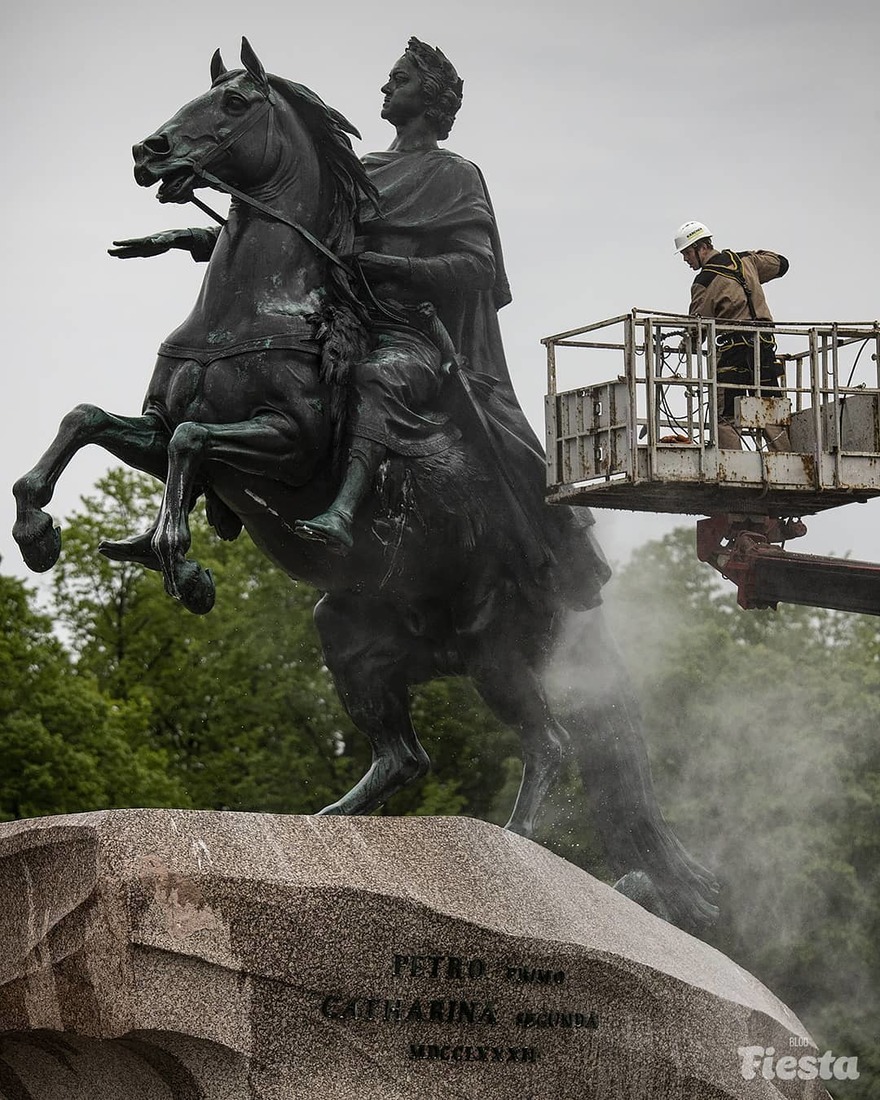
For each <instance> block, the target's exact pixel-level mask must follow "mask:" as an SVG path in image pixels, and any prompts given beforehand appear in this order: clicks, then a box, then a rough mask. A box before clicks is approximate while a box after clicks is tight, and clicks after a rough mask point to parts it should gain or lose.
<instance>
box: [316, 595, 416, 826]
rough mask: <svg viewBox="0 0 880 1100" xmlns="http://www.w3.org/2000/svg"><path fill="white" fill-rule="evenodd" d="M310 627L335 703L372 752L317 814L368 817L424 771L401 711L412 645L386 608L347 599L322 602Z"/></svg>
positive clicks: (407, 713) (412, 732)
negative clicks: (357, 776) (358, 775)
mask: <svg viewBox="0 0 880 1100" xmlns="http://www.w3.org/2000/svg"><path fill="white" fill-rule="evenodd" d="M315 623H316V624H317V627H318V632H319V633H320V635H321V642H322V645H323V647H324V659H325V661H326V662H327V667H328V668H329V669H330V671H331V673H332V674H333V679H334V681H335V683H336V688H337V690H338V692H339V697H340V699H341V700H342V703H343V705H344V707H345V709H346V710H347V711H348V714H349V715H350V717H351V720H352V721H353V722H354V724H355V725H356V726H357V727H358V729H359V730H360V731H361V732H362V733H364V734H366V736H367V737H368V738H369V741H370V745H371V747H372V750H373V760H372V763H371V764H370V767H369V769H368V771H367V773H366V774H365V775H364V777H363V778H362V779H361V780H360V781H359V782H358V783H356V784H355V786H354V787H352V789H351V790H350V791H349V792H348V793H347V794H345V795H343V797H342V798H340V799H339V800H338V801H337V802H334V803H333V804H332V805H330V806H326V807H325V808H324V809H323V810H321V813H322V814H368V813H370V812H371V811H372V810H375V809H376V808H377V807H378V806H381V805H383V804H384V803H385V802H387V801H388V799H389V798H390V797H391V796H392V795H393V794H395V793H396V792H397V791H399V790H400V789H401V788H402V787H404V786H406V784H407V783H411V782H412V781H413V780H414V779H418V778H420V777H421V776H423V775H425V773H426V772H427V771H428V768H429V767H430V760H429V759H428V754H427V753H426V752H425V750H424V749H423V748H422V746H421V744H420V743H419V739H418V737H417V736H416V732H415V730H414V729H413V726H412V720H411V718H410V710H409V684H408V677H407V674H406V668H407V665H408V664H409V662H410V660H411V659H412V657H413V648H414V645H415V644H417V643H416V641H415V640H414V639H413V638H412V637H411V636H410V635H409V634H408V633H407V632H406V631H405V630H404V629H403V628H402V627H400V626H398V625H396V624H395V623H394V618H393V611H391V610H390V609H389V608H388V607H387V606H386V605H384V604H381V603H380V602H379V601H368V600H364V599H362V598H358V597H355V596H345V595H335V594H331V595H327V596H324V597H323V598H322V599H321V600H320V601H319V603H318V605H317V606H316V608H315Z"/></svg>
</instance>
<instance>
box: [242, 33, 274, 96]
mask: <svg viewBox="0 0 880 1100" xmlns="http://www.w3.org/2000/svg"><path fill="white" fill-rule="evenodd" d="M241 63H242V65H244V67H245V68H246V69H247V71H248V73H249V75H250V76H251V77H252V78H253V79H254V80H255V81H256V83H257V84H258V85H259V86H260V87H261V88H263V89H264V91H267V92H268V91H269V80H268V78H267V76H266V70H265V69H264V68H263V63H262V61H260V59H259V58H258V57H257V55H256V54H255V53H254V51H253V47H252V46H251V44H250V42H248V40H247V39H246V38H242V40H241Z"/></svg>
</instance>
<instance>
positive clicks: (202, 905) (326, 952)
mask: <svg viewBox="0 0 880 1100" xmlns="http://www.w3.org/2000/svg"><path fill="white" fill-rule="evenodd" d="M746 1046H756V1047H763V1048H767V1047H773V1048H774V1049H775V1051H777V1052H781V1053H785V1054H787V1053H788V1052H789V1051H791V1052H793V1053H794V1054H795V1055H797V1056H802V1055H804V1054H811V1053H815V1048H814V1047H813V1045H812V1042H811V1040H810V1038H809V1036H808V1035H807V1033H806V1032H805V1030H804V1028H803V1026H802V1025H801V1024H800V1023H799V1021H798V1020H797V1019H796V1018H795V1016H794V1015H793V1014H792V1013H791V1012H790V1011H789V1010H788V1009H787V1008H786V1007H785V1006H784V1005H783V1004H782V1003H781V1002H780V1001H779V1000H777V999H776V998H775V997H774V996H773V995H772V994H771V993H770V992H769V991H768V990H767V989H766V988H765V987H764V986H762V985H761V984H760V983H759V982H758V981H757V980H756V979H755V978H753V977H751V975H749V974H748V973H746V972H745V971H744V970H742V969H741V968H740V967H738V966H737V965H735V964H734V963H733V962H731V961H730V960H729V959H727V958H725V957H724V956H723V955H721V954H720V953H719V952H717V951H715V950H713V949H712V948H710V947H707V946H706V945H705V944H703V943H701V942H700V941H699V940H696V939H694V938H692V937H691V936H688V935H686V934H685V933H683V932H680V931H679V930H678V929H676V928H673V927H671V926H670V925H668V924H665V923H664V922H662V921H660V920H658V919H656V918H655V917H652V916H651V915H650V914H648V913H647V912H645V911H644V910H642V909H641V908H639V907H638V906H637V905H635V904H633V903H632V902H630V901H628V900H627V899H626V898H624V897H622V896H621V895H620V894H617V893H615V892H614V891H613V890H611V889H610V888H609V887H607V886H605V885H603V884H602V883H600V882H597V881H596V880H595V879H593V878H592V877H591V876H590V875H588V874H586V873H585V872H583V871H581V870H579V869H578V868H576V867H574V866H572V865H571V864H570V863H567V862H566V861H565V860H562V859H560V858H558V857H556V856H554V855H552V854H551V853H549V852H547V851H546V850H545V849H543V848H541V847H539V846H538V845H537V844H534V843H532V842H530V841H527V840H524V839H522V838H521V837H519V836H515V835H513V834H510V833H506V832H504V831H503V830H501V829H498V828H496V827H495V826H492V825H487V824H485V823H483V822H479V821H473V820H469V819H465V818H339V817H327V818H314V817H285V816H273V815H268V814H243V813H214V812H196V811H169V810H117V811H106V812H100V813H90V814H81V815H73V816H68V817H56V818H44V819H38V820H32V821H20V822H12V823H7V824H4V825H0V1098H2V1100H441V1098H442V1100H569V1098H571V1100H592V1098H597V1100H606V1098H607V1100H628V1098H632V1100H666V1098H668V1100H722V1098H724V1100H750V1098H755V1100H758V1098H761V1100H770V1098H773V1100H777V1098H779V1097H786V1098H790V1100H794V1098H798V1100H815V1098H819V1097H825V1096H826V1095H827V1094H826V1093H825V1091H824V1089H823V1087H822V1086H821V1082H819V1081H815V1080H814V1081H804V1080H800V1079H796V1080H794V1081H782V1080H778V1079H776V1080H773V1081H767V1080H764V1079H763V1078H762V1077H761V1076H760V1073H759V1074H758V1075H757V1076H756V1078H754V1079H752V1080H746V1079H744V1078H743V1076H742V1073H741V1064H742V1059H741V1056H740V1055H739V1054H738V1048H740V1047H746Z"/></svg>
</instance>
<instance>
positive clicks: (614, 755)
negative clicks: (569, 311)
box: [14, 39, 717, 930]
mask: <svg viewBox="0 0 880 1100" xmlns="http://www.w3.org/2000/svg"><path fill="white" fill-rule="evenodd" d="M242 63H243V65H244V68H243V69H240V70H235V71H231V72H230V71H227V70H226V69H225V68H224V66H223V63H222V61H221V60H220V57H219V53H217V54H215V55H214V59H213V60H212V65H211V76H212V84H211V87H210V89H209V90H208V91H207V92H206V93H204V94H203V95H201V96H200V97H198V98H197V99H195V100H193V101H192V102H191V103H189V104H187V105H186V106H185V107H183V108H182V109H181V110H180V111H178V113H177V114H176V115H175V116H174V117H173V118H172V119H171V120H170V121H169V122H167V123H165V125H164V126H162V127H160V129H158V130H157V131H156V132H155V133H154V134H152V135H151V136H150V137H148V138H146V139H145V140H144V141H143V142H141V143H140V144H138V145H136V146H135V149H134V156H135V179H136V180H137V182H138V183H139V184H140V185H142V186H151V185H153V184H155V183H157V182H158V183H159V184H160V186H159V191H158V197H159V199H160V201H163V202H187V201H190V200H192V201H196V202H198V201H199V200H197V199H195V197H194V191H195V190H196V189H197V188H202V187H206V186H208V187H213V188H216V189H218V190H221V191H225V192H226V193H228V194H230V195H231V196H232V201H231V205H230V210H229V216H228V219H227V220H226V222H225V224H224V225H223V226H222V228H220V229H219V230H217V231H210V230H174V231H170V232H168V233H161V234H156V235H155V236H153V237H149V238H141V239H138V240H132V241H122V242H117V248H115V249H114V250H113V253H114V254H115V255H117V256H121V257H127V256H136V255H155V254H157V253H159V252H163V251H166V250H167V249H168V248H171V247H177V248H186V249H188V250H189V251H190V252H192V253H193V255H194V257H195V258H196V259H200V260H207V261H208V266H207V271H206V274H205V278H204V282H203V285H202V289H201V292H200V294H199V297H198V300H197V302H196V304H195V306H194V308H193V310H192V312H191V313H190V315H189V317H188V318H187V319H186V320H185V321H184V322H183V324H182V325H181V326H180V327H179V328H178V329H176V330H175V332H173V333H172V334H171V335H170V336H169V337H168V338H167V339H166V340H165V341H164V343H162V345H161V346H160V348H159V353H158V358H157V361H156V366H155V369H154V372H153V377H152V380H151V382H150V385H149V388H148V390H147V396H146V399H145V402H144V409H143V413H142V415H141V416H139V417H125V416H119V415H116V414H112V413H108V412H105V411H104V410H103V409H100V408H97V407H96V406H93V405H79V406H77V407H76V408H75V409H73V410H72V411H71V412H70V413H68V415H67V416H66V417H65V418H64V420H63V421H62V423H61V426H60V430H59V433H58V436H57V437H56V439H55V441H54V442H53V444H52V445H51V447H50V448H49V450H48V451H47V452H46V454H45V455H44V456H43V457H42V459H40V461H39V462H38V463H37V465H36V466H35V467H34V468H33V469H32V470H31V471H30V472H29V473H27V474H25V475H24V476H23V477H22V478H21V479H20V480H19V481H18V482H17V483H16V485H15V489H14V492H15V496H16V499H17V502H18V518H17V522H16V524H15V530H14V534H15V538H16V540H17V541H18V543H19V546H20V547H21V550H22V553H23V556H24V558H25V561H26V562H27V564H28V565H29V566H30V567H31V568H33V569H36V570H45V569H49V568H50V567H51V566H52V565H53V564H54V562H55V561H56V560H57V557H58V554H59V550H60V536H59V533H58V531H57V529H55V528H53V526H52V521H51V518H50V516H49V515H48V514H47V513H45V512H44V511H43V510H42V509H43V508H44V507H45V506H46V505H47V504H48V502H49V501H50V500H51V497H52V493H53V489H54V486H55V483H56V481H57V479H58V477H59V476H60V475H61V473H62V471H63V470H64V468H65V467H66V465H67V463H68V462H69V461H70V459H71V457H72V456H73V455H74V454H75V453H76V451H77V450H79V448H81V447H83V446H85V445H86V444H88V443H97V444H98V445H100V446H102V447H104V448H105V449H106V450H108V451H110V452H111V453H112V454H114V455H115V456H116V457H117V458H119V459H121V460H122V461H123V462H125V463H126V464H128V465H129V466H133V467H135V468H137V469H139V470H144V471H146V472H148V473H150V474H152V475H154V476H155V477H157V478H159V479H161V480H162V481H163V482H164V483H165V492H164V497H163V501H162V505H161V509H160V512H159V516H158V519H157V521H156V524H155V525H154V526H153V527H152V528H151V529H150V530H149V531H148V532H146V533H142V534H136V535H134V536H132V537H131V538H129V539H127V540H124V541H122V542H117V543H104V544H102V547H101V549H102V551H103V552H104V553H106V554H107V555H108V556H109V557H112V558H117V559H125V560H134V561H138V562H141V563H142V564H143V565H145V566H146V567H148V568H153V569H158V570H160V571H161V573H162V575H163V578H164V583H165V588H166V590H167V592H168V593H169V594H170V595H172V596H174V597H175V598H176V599H178V600H180V601H181V602H182V603H183V604H184V605H185V606H186V607H188V608H189V609H190V610H191V611H193V612H196V613H203V612H206V611H208V610H210V608H211V606H212V605H213V602H214V596H215V593H214V582H213V578H212V577H211V575H210V572H209V571H208V570H205V569H203V568H202V567H201V566H200V565H199V563H198V562H197V561H195V560H192V559H191V558H189V557H188V556H187V554H188V551H189V549H190V532H189V521H188V517H189V513H190V511H191V510H192V508H193V507H194V505H195V503H196V502H197V500H198V499H199V498H200V497H202V496H204V498H205V502H206V509H207V515H208V519H209V521H210V522H211V523H212V524H213V526H214V527H215V529H216V530H217V532H218V534H219V535H220V537H222V538H235V537H236V536H237V535H238V533H239V532H240V530H241V528H242V527H245V528H246V529H247V531H248V533H249V534H250V536H251V538H252V539H253V540H254V542H255V543H256V544H257V546H259V547H260V549H261V550H262V551H263V552H264V553H265V554H266V555H267V556H268V557H269V558H270V559H271V560H272V561H273V562H275V564H276V565H278V566H279V568H281V569H283V570H284V571H285V572H286V573H288V574H289V575H290V576H291V577H294V578H298V579H302V580H304V581H307V582H308V583H309V584H312V585H314V586H315V587H316V588H318V589H319V590H321V591H322V592H323V593H324V595H323V597H322V598H321V600H320V601H319V603H318V605H317V607H316V612H315V619H316V624H317V628H318V631H319V633H320V637H321V641H322V645H323V650H324V657H325V660H326V663H327V666H328V668H329V669H330V670H331V672H332V674H333V677H334V680H335V683H336V686H337V689H338V691H339V694H340V697H341V699H342V701H343V703H344V705H345V707H346V709H347V711H348V713H349V714H350V716H351V718H352V721H353V722H354V723H355V725H356V726H357V727H358V728H359V729H360V730H361V731H362V732H363V733H364V734H365V735H366V736H367V737H368V738H369V740H370V744H371V746H372V750H373V759H372V764H371V766H370V768H369V770H368V771H367V773H366V774H365V775H364V776H363V778H362V779H361V780H360V781H359V782H358V783H357V784H356V785H355V786H354V787H353V788H352V790H350V791H348V792H347V793H346V794H344V795H343V796H342V797H341V798H340V799H339V800H338V801H337V802H335V803H333V804H332V805H330V806H327V807H326V808H325V809H324V810H323V811H321V812H322V813H325V814H367V813H370V812H371V811H372V810H374V809H376V808H377V807H378V806H380V805H382V804H383V803H385V802H386V801H387V800H388V799H389V798H390V797H391V796H392V795H393V794H394V793H395V792H396V791H398V790H400V789H401V787H403V786H404V785H405V784H407V783H410V782H412V781H413V780H416V779H418V778H419V777H420V776H423V775H424V774H425V773H426V771H427V770H428V766H429V760H428V757H427V755H426V753H425V751H424V749H423V748H422V745H421V744H420V742H419V740H418V737H417V735H416V732H415V730H414V729H413V726H412V723H411V719H410V708H409V689H410V687H411V686H412V685H414V684H418V683H421V682H424V681H426V680H430V679H432V678H435V677H438V676H450V675H467V676H470V677H471V678H472V680H473V682H474V684H475V685H476V687H477V689H478V690H479V692H480V694H481V695H482V697H483V699H484V700H485V701H486V703H487V704H488V706H489V707H490V708H491V709H492V710H493V711H494V713H495V714H496V715H497V716H498V718H499V719H500V720H501V721H503V722H505V723H507V724H508V725H510V726H511V727H513V728H514V729H516V730H517V731H518V732H519V734H520V737H521V740H522V754H523V775H522V784H521V786H520V790H519V794H518V795H517V798H516V803H515V805H514V807H513V811H512V814H511V817H510V820H509V822H508V828H511V829H513V830H516V831H517V832H520V833H522V834H524V835H526V836H531V835H532V834H533V832H534V827H535V820H536V816H537V814H538V811H539V809H540V807H541V804H542V802H543V800H544V798H545V796H546V795H547V793H548V792H549V791H550V789H551V788H552V787H553V785H554V783H555V782H556V780H557V778H558V776H559V773H560V769H561V767H562V766H563V764H564V762H565V761H566V760H567V759H568V758H569V757H573V758H574V760H575V761H576V763H577V766H578V768H579V771H580V775H581V777H582V781H583V785H584V788H585V792H586V794H587V796H588V800H589V804H590V806H591V808H592V810H593V812H594V815H595V819H596V823H597V827H598V831H599V834H600V837H601V840H602V843H603V845H604V849H605V855H606V859H607V862H608V864H609V866H610V867H611V868H612V869H613V870H614V871H615V872H616V873H617V874H618V875H620V876H622V877H621V880H620V882H619V883H618V888H620V889H621V890H623V891H624V892H625V893H628V894H629V895H630V896H634V897H636V898H637V900H639V901H640V902H642V904H645V905H646V906H647V907H648V908H651V909H653V910H654V911H656V912H658V913H660V914H661V915H662V916H664V917H666V918H667V919H669V920H671V921H673V922H674V923H676V924H678V925H680V926H682V927H685V928H688V929H692V930H698V929H700V928H702V927H705V926H706V925H708V924H710V923H711V922H712V921H713V920H714V918H715V916H716V912H717V911H716V909H715V906H714V898H715V894H716V892H717V884H716V882H715V880H714V878H713V877H712V875H711V874H710V873H709V872H708V871H706V870H705V869H704V868H703V867H701V866H700V864H699V863H698V862H696V861H695V860H694V859H693V858H692V857H691V856H690V855H689V854H688V853H687V852H686V851H685V850H684V848H683V847H682V846H681V844H680V843H679V841H678V840H677V838H676V837H675V836H674V834H673V833H672V831H671V829H670V828H669V826H668V825H667V823H666V822H665V821H664V819H663V816H662V814H661V812H660V809H659V806H658V804H657V801H656V797H655V794H654V790H653V786H652V782H651V775H650V770H649V766H648V761H647V756H646V752H645V748H644V744H643V740H642V733H641V717H640V714H639V709H638V703H637V700H636V698H635V695H634V693H633V690H632V688H631V686H630V683H629V679H628V676H627V673H626V670H625V668H624V666H623V663H622V661H621V658H620V656H619V654H618V652H617V650H616V648H615V646H614V643H613V641H612V639H611V638H610V636H609V634H608V631H607V629H606V627H605V624H604V622H603V619H602V614H601V611H600V610H599V608H598V605H599V603H600V600H601V597H600V589H601V587H602V585H603V584H604V582H605V581H606V580H607V578H608V575H609V569H608V566H607V564H606V563H605V560H604V558H603V556H602V553H601V550H600V549H599V547H598V544H597V543H596V541H595V539H594V536H593V531H592V526H593V519H592V516H591V515H590V513H589V512H588V511H586V510H585V509H570V508H558V507H554V508H551V507H548V506H547V505H546V504H545V503H544V500H543V485H544V458H543V453H542V450H541V446H540V444H539V442H538V440H537V438H536V437H535V435H534V433H533V432H532V430H531V428H530V426H529V425H528V423H527V421H526V419H525V416H524V414H523V412H522V410H521V408H520V406H519V403H518V401H517V399H516V396H515V394H514V391H513V388H512V385H511V382H510V377H509V373H508V369H507V365H506V362H505V358H504V351H503V348H502V344H501V337H500V331H499V328H498V320H497V310H498V309H499V308H500V307H501V306H503V305H504V304H505V303H506V302H507V301H509V300H510V294H509V290H508V286H507V281H506V277H505V273H504V266H503V261H502V255H501V246H500V240H499V237H498V232H497V227H496V224H495V218H494V214H493V211H492V206H491V203H490V200H489V196H488V192H487V190H486V186H485V183H484V181H483V178H482V176H481V174H480V172H479V170H478V169H477V168H476V167H475V166H474V165H472V164H470V163H469V162H468V161H465V160H464V159H462V158H461V157H459V156H457V155H456V154H454V153H452V152H450V151H448V150H446V149H442V148H440V147H439V145H438V141H439V140H442V139H443V138H445V137H446V136H447V134H448V132H449V129H450V127H451V125H452V121H453V119H454V117H455V113H456V111H457V110H458V107H459V106H460V103H461V90H462V82H461V80H460V79H459V78H458V75H457V74H456V72H455V70H454V68H453V67H452V65H451V64H450V62H449V61H448V60H447V59H446V58H445V57H444V56H443V54H442V53H441V52H440V51H439V50H435V49H432V48H431V47H430V46H427V45H425V44H424V43H422V42H419V41H418V39H411V40H410V43H409V45H408V47H407V50H406V52H405V53H404V54H403V56H402V57H401V58H400V59H399V60H398V61H397V62H396V63H395V65H394V67H393V68H392V70H391V74H390V76H389V78H388V82H387V83H386V84H385V85H384V87H383V89H382V90H383V93H384V96H385V99H384V106H383V111H382V114H383V117H384V118H386V119H387V120H388V121H389V122H391V123H392V124H393V125H394V127H395V130H396V137H395V140H394V142H393V143H392V146H391V148H390V149H389V150H388V151H387V152H385V153H373V154H370V155H368V156H367V157H365V158H364V160H363V162H360V161H359V160H358V159H357V158H356V156H355V155H354V153H353V152H352V149H351V144H350V140H349V138H348V134H353V133H356V131H355V130H354V129H353V127H352V126H351V124H350V123H349V122H348V121H347V120H346V119H344V118H343V117H342V116H341V115H340V114H339V113H338V112H336V111H334V110H332V109H331V108H329V107H327V106H326V105H325V104H324V103H323V102H322V101H321V100H320V99H319V98H318V97H317V96H316V95H315V94H314V93H313V92H311V91H310V90H309V89H307V88H305V87H303V86H302V85H298V84H294V83H292V82H290V81H288V80H284V79H282V78H280V77H277V76H273V75H267V74H266V72H265V71H264V69H263V66H262V65H261V63H260V62H259V60H258V58H257V57H256V55H255V54H254V52H253V50H252V49H251V48H250V46H249V45H248V43H247V41H246V40H245V41H244V42H243V46H242Z"/></svg>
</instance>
